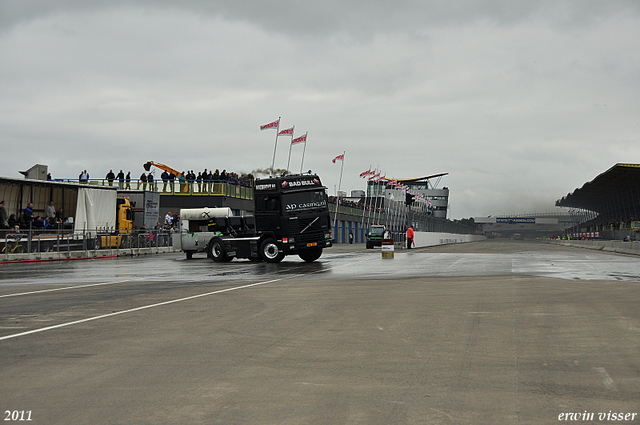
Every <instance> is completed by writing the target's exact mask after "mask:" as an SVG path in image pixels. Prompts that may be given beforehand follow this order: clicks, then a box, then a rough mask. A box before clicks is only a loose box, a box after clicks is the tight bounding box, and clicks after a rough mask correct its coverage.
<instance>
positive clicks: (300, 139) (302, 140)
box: [291, 133, 307, 145]
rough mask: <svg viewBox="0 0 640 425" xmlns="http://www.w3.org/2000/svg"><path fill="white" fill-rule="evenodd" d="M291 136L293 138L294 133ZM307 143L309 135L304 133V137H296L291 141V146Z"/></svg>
mask: <svg viewBox="0 0 640 425" xmlns="http://www.w3.org/2000/svg"><path fill="white" fill-rule="evenodd" d="M291 135H292V136H293V133H291ZM306 141H307V133H304V136H300V137H296V138H295V139H293V140H291V144H292V145H295V144H296V143H302V142H306Z"/></svg>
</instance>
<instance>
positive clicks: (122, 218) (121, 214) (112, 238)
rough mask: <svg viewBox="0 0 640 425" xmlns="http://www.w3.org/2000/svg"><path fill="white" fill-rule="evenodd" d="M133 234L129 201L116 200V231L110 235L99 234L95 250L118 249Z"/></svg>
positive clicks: (123, 199)
mask: <svg viewBox="0 0 640 425" xmlns="http://www.w3.org/2000/svg"><path fill="white" fill-rule="evenodd" d="M132 233H133V210H132V209H131V203H130V202H129V199H127V198H125V197H122V198H118V199H117V200H116V230H115V231H114V232H113V233H111V234H100V235H98V236H97V238H96V248H118V247H120V246H123V245H124V244H123V241H125V240H126V239H127V238H128V237H129V235H131V234H132Z"/></svg>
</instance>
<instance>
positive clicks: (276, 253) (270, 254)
mask: <svg viewBox="0 0 640 425" xmlns="http://www.w3.org/2000/svg"><path fill="white" fill-rule="evenodd" d="M260 256H261V257H262V259H263V260H264V261H266V262H267V263H279V262H280V261H282V260H283V258H284V252H281V251H280V250H279V249H278V244H277V243H276V241H275V240H273V239H265V240H264V241H262V243H261V244H260Z"/></svg>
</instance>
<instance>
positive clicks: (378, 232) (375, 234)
mask: <svg viewBox="0 0 640 425" xmlns="http://www.w3.org/2000/svg"><path fill="white" fill-rule="evenodd" d="M384 228H385V227H384V226H382V225H379V224H375V225H373V226H371V229H369V232H368V233H367V249H371V248H373V247H374V246H382V235H383V234H384Z"/></svg>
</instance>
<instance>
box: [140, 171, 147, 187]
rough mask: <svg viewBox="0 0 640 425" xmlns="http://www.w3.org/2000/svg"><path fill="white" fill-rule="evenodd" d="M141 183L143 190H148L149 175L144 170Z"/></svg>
mask: <svg viewBox="0 0 640 425" xmlns="http://www.w3.org/2000/svg"><path fill="white" fill-rule="evenodd" d="M140 183H141V184H142V190H143V191H144V190H147V175H146V174H145V173H144V172H143V173H142V174H141V175H140Z"/></svg>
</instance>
